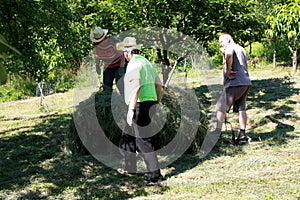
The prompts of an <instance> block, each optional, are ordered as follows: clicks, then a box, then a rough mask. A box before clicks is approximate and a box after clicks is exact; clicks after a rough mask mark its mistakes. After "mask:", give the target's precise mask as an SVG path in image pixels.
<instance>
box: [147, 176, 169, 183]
mask: <svg viewBox="0 0 300 200" xmlns="http://www.w3.org/2000/svg"><path fill="white" fill-rule="evenodd" d="M164 180H166V179H165V178H164V177H163V176H162V175H160V176H158V177H155V178H149V180H148V181H147V184H148V185H155V184H156V183H158V182H160V181H164Z"/></svg>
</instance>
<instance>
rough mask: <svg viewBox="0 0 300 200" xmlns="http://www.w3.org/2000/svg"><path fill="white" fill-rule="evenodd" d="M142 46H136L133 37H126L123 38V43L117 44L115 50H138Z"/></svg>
mask: <svg viewBox="0 0 300 200" xmlns="http://www.w3.org/2000/svg"><path fill="white" fill-rule="evenodd" d="M142 46H143V45H142V44H137V43H136V39H135V38H134V37H126V38H124V40H123V42H119V43H118V44H117V49H118V50H123V49H125V48H126V49H140V48H141V47H142Z"/></svg>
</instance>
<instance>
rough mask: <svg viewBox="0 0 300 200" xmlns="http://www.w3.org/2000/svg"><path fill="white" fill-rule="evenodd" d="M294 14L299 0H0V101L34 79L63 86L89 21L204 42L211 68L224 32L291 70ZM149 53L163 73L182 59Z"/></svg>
mask: <svg viewBox="0 0 300 200" xmlns="http://www.w3.org/2000/svg"><path fill="white" fill-rule="evenodd" d="M299 16H300V0H265V1H259V0H240V1H233V0H209V1H199V0H185V1H183V0H147V1H146V0H141V1H128V0H117V1H115V0H98V1H89V0H66V1H63V0H47V1H46V0H0V22H1V23H0V30H1V32H0V34H1V39H0V55H1V56H0V69H1V76H0V77H1V84H4V83H6V84H5V85H4V86H1V87H2V88H5V90H3V89H2V90H1V89H0V95H1V99H4V98H6V97H9V96H10V97H12V99H13V98H15V99H18V98H22V97H23V96H24V95H34V93H33V92H34V91H35V89H33V88H34V87H35V85H36V83H37V82H40V81H53V82H54V83H55V84H56V87H57V89H58V90H59V91H64V90H67V89H69V88H71V87H72V83H73V80H74V77H75V74H76V71H77V69H78V68H79V67H80V63H81V62H82V60H83V59H84V57H85V56H86V55H87V54H88V53H89V52H90V51H91V50H92V44H91V42H90V39H89V33H90V32H91V30H92V29H94V28H95V27H96V26H101V27H102V28H106V29H109V35H117V34H118V33H120V32H121V31H126V30H131V29H135V28H140V27H143V28H146V27H161V28H166V29H171V30H174V31H177V32H180V33H183V34H185V35H188V36H190V37H192V38H193V39H194V40H196V41H197V42H198V43H199V44H201V45H202V46H203V47H205V49H206V50H207V52H208V53H209V55H210V57H211V60H212V61H213V62H215V63H216V65H219V64H220V62H221V56H220V53H219V44H218V40H217V39H218V36H219V34H220V33H223V32H227V33H230V34H231V35H232V36H233V37H234V39H235V41H236V42H237V43H240V44H241V45H243V46H246V47H247V50H248V54H249V57H259V59H260V60H263V61H266V62H273V63H274V65H275V64H276V63H277V62H281V61H283V62H286V63H288V64H289V65H292V66H293V72H296V70H297V58H299V56H298V54H297V51H298V48H299V38H300V30H299V29H300V21H299ZM166 44H167V41H166ZM155 53H156V59H158V60H159V62H160V63H163V64H162V67H163V69H165V70H166V72H168V71H170V69H171V67H172V64H173V63H174V62H175V61H176V60H177V61H181V60H182V58H175V59H174V58H172V57H170V56H169V55H168V52H166V50H164V49H159V48H157V49H156V50H155ZM291 58H292V59H291ZM13 88H14V89H13ZM13 90H16V91H18V94H17V95H14V94H15V93H16V92H15V91H13Z"/></svg>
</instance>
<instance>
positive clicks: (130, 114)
mask: <svg viewBox="0 0 300 200" xmlns="http://www.w3.org/2000/svg"><path fill="white" fill-rule="evenodd" d="M133 115H134V110H133V109H128V113H127V124H128V125H129V126H132V120H133Z"/></svg>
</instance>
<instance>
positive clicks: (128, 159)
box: [119, 37, 163, 183]
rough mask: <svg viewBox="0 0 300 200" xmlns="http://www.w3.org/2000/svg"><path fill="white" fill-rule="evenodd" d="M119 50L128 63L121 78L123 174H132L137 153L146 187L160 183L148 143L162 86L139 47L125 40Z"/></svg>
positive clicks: (133, 40)
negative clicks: (145, 172)
mask: <svg viewBox="0 0 300 200" xmlns="http://www.w3.org/2000/svg"><path fill="white" fill-rule="evenodd" d="M120 47H121V48H123V53H124V56H125V58H126V59H127V60H128V61H129V62H128V65H127V71H126V74H125V77H124V88H125V91H124V95H125V102H126V104H127V105H128V113H127V126H126V128H125V130H124V132H123V143H124V145H125V150H126V152H125V169H124V171H125V172H128V173H136V171H137V166H136V161H137V160H136V151H139V153H140V154H141V156H142V157H143V158H144V161H145V163H146V166H147V170H148V172H149V174H150V177H149V180H148V181H149V183H155V182H158V181H161V180H163V176H162V175H161V171H160V168H159V164H158V160H157V156H156V153H155V150H154V147H153V143H152V136H153V133H152V129H151V116H153V114H154V112H155V109H156V108H155V107H156V105H157V103H158V100H159V99H160V98H161V91H162V82H161V80H160V78H159V76H158V74H157V72H156V70H155V68H154V67H153V65H152V64H151V63H150V62H149V60H147V59H146V58H145V57H143V56H141V55H139V49H140V48H141V45H137V44H136V39H135V38H134V37H126V38H125V39H124V41H123V42H122V43H120V44H119V48H120Z"/></svg>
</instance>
